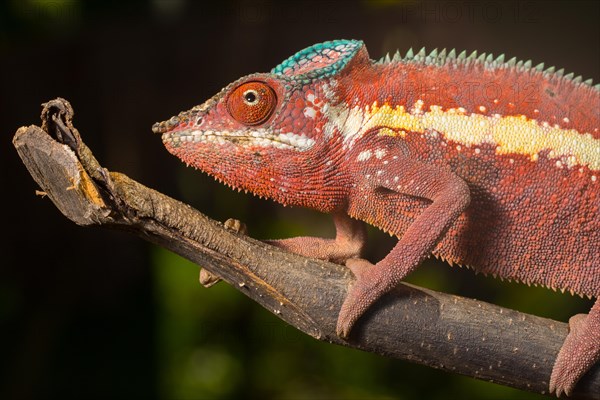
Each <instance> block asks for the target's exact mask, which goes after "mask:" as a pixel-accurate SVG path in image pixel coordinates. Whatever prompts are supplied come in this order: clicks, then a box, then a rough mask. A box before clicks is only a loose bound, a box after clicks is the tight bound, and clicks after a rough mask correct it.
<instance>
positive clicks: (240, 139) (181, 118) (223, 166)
mask: <svg viewBox="0 0 600 400" xmlns="http://www.w3.org/2000/svg"><path fill="white" fill-rule="evenodd" d="M362 49H364V46H363V44H362V42H358V41H346V40H339V41H333V42H326V43H322V44H318V45H314V46H311V47H309V48H307V49H305V50H302V51H300V52H298V53H296V54H295V55H293V56H292V57H290V58H288V59H287V60H285V61H284V62H283V63H281V64H280V65H278V66H277V67H275V68H274V69H273V70H272V71H271V73H265V74H252V75H248V76H246V77H244V78H241V79H239V80H237V81H235V82H233V83H231V84H230V85H228V86H227V87H226V88H224V89H223V90H222V91H221V92H220V93H218V94H217V95H215V96H214V97H213V98H211V99H210V100H208V101H206V102H205V103H204V104H202V105H199V106H196V107H194V108H192V109H190V110H188V111H184V112H182V113H180V114H179V115H178V116H175V117H173V118H171V119H169V120H167V121H164V122H160V123H156V124H155V125H154V126H153V128H152V129H153V131H154V132H156V133H161V134H162V139H163V142H164V144H165V146H166V147H167V149H168V150H169V151H170V152H171V153H173V154H174V155H176V156H177V157H179V158H181V159H182V160H183V161H184V162H186V163H187V164H189V165H192V166H194V167H196V168H198V169H200V170H202V171H204V172H207V173H208V174H210V175H213V176H214V177H216V178H217V179H219V180H222V181H224V182H225V183H227V184H229V185H231V186H233V187H236V188H238V189H246V190H249V191H251V192H253V193H255V194H257V195H261V196H265V197H269V198H273V199H275V200H277V201H280V202H282V203H284V204H294V203H297V202H298V203H299V202H301V201H302V197H304V196H302V192H306V193H308V192H309V191H311V190H312V189H314V188H315V187H322V186H323V183H324V182H323V180H324V179H326V176H331V171H328V172H327V173H326V172H325V169H326V168H328V167H327V166H326V165H325V164H326V161H327V160H328V159H329V158H331V156H332V152H331V149H330V147H331V146H332V141H331V140H328V139H330V138H327V137H326V136H327V132H326V127H325V125H326V117H327V116H326V114H327V110H328V108H329V107H330V105H331V102H332V101H333V100H334V99H333V97H334V96H333V95H332V90H331V89H329V88H328V86H327V84H326V83H327V82H328V79H329V78H330V77H331V76H332V75H334V74H336V73H338V72H339V71H340V70H342V69H343V68H344V67H345V66H346V64H348V62H349V61H351V60H352V58H353V57H354V56H355V55H356V53H358V52H359V51H360V50H362ZM364 51H365V53H366V50H364ZM324 83H325V84H324ZM324 154H327V155H328V157H327V156H324ZM329 168H330V167H329ZM318 208H323V207H318Z"/></svg>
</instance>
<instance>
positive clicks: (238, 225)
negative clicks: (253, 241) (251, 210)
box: [198, 218, 248, 288]
mask: <svg viewBox="0 0 600 400" xmlns="http://www.w3.org/2000/svg"><path fill="white" fill-rule="evenodd" d="M223 226H224V227H225V228H226V229H228V230H230V231H234V232H237V233H241V234H243V235H245V234H247V233H248V228H247V227H246V224H244V223H243V222H241V221H239V220H237V219H233V218H229V219H228V220H227V221H225V222H224V223H223ZM198 281H199V282H200V284H201V285H202V286H204V287H205V288H209V287H211V286H213V285H214V284H216V283H219V282H221V277H220V276H218V275H215V274H213V273H212V272H208V271H207V270H206V269H204V268H201V269H200V276H199V277H198Z"/></svg>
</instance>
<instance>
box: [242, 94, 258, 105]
mask: <svg viewBox="0 0 600 400" xmlns="http://www.w3.org/2000/svg"><path fill="white" fill-rule="evenodd" d="M244 99H246V101H247V102H248V103H254V102H255V101H256V93H254V92H246V94H244Z"/></svg>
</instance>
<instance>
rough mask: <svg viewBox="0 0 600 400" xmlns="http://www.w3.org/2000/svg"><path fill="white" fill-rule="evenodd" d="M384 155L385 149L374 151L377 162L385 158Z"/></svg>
mask: <svg viewBox="0 0 600 400" xmlns="http://www.w3.org/2000/svg"><path fill="white" fill-rule="evenodd" d="M385 154H386V151H385V149H377V150H375V157H377V159H378V160H381V159H382V158H383V157H385Z"/></svg>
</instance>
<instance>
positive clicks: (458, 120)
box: [361, 101, 600, 178]
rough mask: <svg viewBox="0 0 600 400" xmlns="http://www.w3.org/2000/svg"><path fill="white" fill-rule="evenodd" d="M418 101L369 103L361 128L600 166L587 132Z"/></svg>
mask: <svg viewBox="0 0 600 400" xmlns="http://www.w3.org/2000/svg"><path fill="white" fill-rule="evenodd" d="M422 106H423V104H422V102H419V101H417V103H415V105H414V107H413V108H412V110H411V112H408V111H407V110H406V109H405V108H404V107H403V106H396V107H394V108H392V107H391V106H389V105H388V104H384V105H382V106H378V105H377V103H374V104H373V105H372V106H370V107H369V106H367V107H366V109H365V111H364V116H363V119H362V120H363V121H364V125H363V126H362V129H361V131H362V132H367V131H368V130H369V129H372V128H376V127H382V126H383V127H387V128H388V129H385V128H384V129H382V130H381V131H380V134H382V135H394V136H396V135H397V136H404V135H405V134H406V133H407V132H417V133H425V132H428V131H432V130H434V131H437V132H439V133H441V134H442V135H443V136H444V138H446V139H447V140H451V141H453V142H456V143H459V144H462V145H465V146H477V145H481V144H494V145H496V153H497V154H521V155H526V156H529V157H530V158H531V160H532V161H535V160H537V159H538V157H539V153H540V152H541V151H543V150H548V151H549V153H548V157H549V158H551V159H557V163H556V166H557V167H563V166H567V167H574V166H578V165H579V166H587V167H588V168H589V169H590V170H593V171H599V170H600V140H599V139H594V138H593V136H592V135H591V134H590V133H580V132H578V131H577V130H574V129H562V128H560V127H558V126H557V125H554V126H551V125H550V124H548V123H546V122H542V123H539V122H538V121H536V120H533V119H528V118H527V117H526V116H524V115H522V116H501V115H498V114H495V115H492V116H487V115H482V114H475V113H473V114H467V113H466V111H465V110H464V109H462V108H458V109H454V108H451V109H447V110H443V109H442V107H440V106H431V107H430V110H429V111H427V112H423V110H422ZM594 178H595V177H594Z"/></svg>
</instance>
